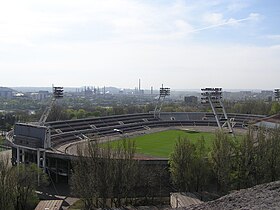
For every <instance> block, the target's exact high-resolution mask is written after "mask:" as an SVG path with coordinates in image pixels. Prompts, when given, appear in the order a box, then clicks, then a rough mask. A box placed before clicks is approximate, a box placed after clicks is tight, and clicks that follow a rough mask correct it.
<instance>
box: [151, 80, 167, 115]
mask: <svg viewBox="0 0 280 210" xmlns="http://www.w3.org/2000/svg"><path fill="white" fill-rule="evenodd" d="M166 96H170V88H164V87H163V84H162V86H161V88H160V89H159V97H158V101H157V104H156V107H155V110H154V118H156V115H157V114H158V117H160V112H161V108H162V105H163V102H164V99H165V97H166Z"/></svg>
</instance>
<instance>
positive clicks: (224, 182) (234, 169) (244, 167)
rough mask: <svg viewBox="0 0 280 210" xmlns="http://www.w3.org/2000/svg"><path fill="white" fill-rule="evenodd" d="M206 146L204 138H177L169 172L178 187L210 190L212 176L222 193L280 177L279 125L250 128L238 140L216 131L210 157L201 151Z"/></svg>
mask: <svg viewBox="0 0 280 210" xmlns="http://www.w3.org/2000/svg"><path fill="white" fill-rule="evenodd" d="M204 148H205V143H204V141H203V140H201V141H199V142H198V143H196V144H193V143H191V141H190V140H189V139H179V140H178V141H177V143H176V146H175V149H174V152H173V154H172V155H171V157H170V172H171V178H172V181H173V183H174V185H175V186H176V187H177V189H178V190H180V191H196V192H201V191H202V190H203V189H205V186H206V187H207V188H208V189H210V187H211V186H210V185H212V184H213V183H211V180H212V178H214V180H216V183H217V184H216V186H217V191H218V192H220V193H227V192H228V191H229V190H233V189H241V188H247V187H251V186H254V185H257V184H261V183H265V182H271V181H275V180H279V179H280V165H279V161H280V128H276V129H272V130H265V129H264V128H260V129H258V130H257V131H253V130H252V129H251V128H250V129H249V130H248V132H247V135H245V136H244V137H243V138H242V139H241V140H238V141H234V140H232V139H230V138H229V137H228V135H227V134H225V133H223V132H217V133H216V135H215V139H214V141H213V146H212V148H211V151H210V153H209V154H208V156H205V155H204V154H205V153H204V152H201V151H203V150H204Z"/></svg>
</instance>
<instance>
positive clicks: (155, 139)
mask: <svg viewBox="0 0 280 210" xmlns="http://www.w3.org/2000/svg"><path fill="white" fill-rule="evenodd" d="M202 136H203V137H204V139H205V143H206V147H208V148H210V147H211V144H212V141H213V139H214V136H215V134H214V133H196V132H187V131H181V130H168V131H163V132H158V133H152V134H147V135H143V136H139V137H136V138H133V140H135V144H136V147H137V153H139V154H145V155H150V156H156V157H169V155H170V153H171V152H172V151H173V148H174V145H175V142H176V140H177V139H178V137H182V138H184V137H187V138H188V139H190V140H191V141H192V142H193V143H195V142H196V141H198V140H200V139H201V137H202ZM111 144H112V146H113V147H114V146H115V145H117V142H111Z"/></svg>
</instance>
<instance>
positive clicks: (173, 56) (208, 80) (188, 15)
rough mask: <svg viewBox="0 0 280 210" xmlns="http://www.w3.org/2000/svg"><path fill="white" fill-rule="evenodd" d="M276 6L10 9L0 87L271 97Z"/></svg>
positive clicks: (113, 4)
mask: <svg viewBox="0 0 280 210" xmlns="http://www.w3.org/2000/svg"><path fill="white" fill-rule="evenodd" d="M279 14H280V2H279V1H273V0H268V1H258V0H248V1H244V0H215V1H206V0H196V1H194V0H192V1H191V0H174V1H173V0H161V1H160V0H154V1H148V0H143V1H138V0H104V1H96V0H81V1H75V0H60V1H54V0H43V1H36V0H26V1H20V0H14V1H4V2H2V4H1V8H0V69H1V72H2V76H1V78H0V86H6V87H20V86H35V87H38V86H45V87H49V86H50V85H51V84H55V85H57V86H64V87H80V84H84V85H85V86H99V87H103V86H114V87H121V88H131V89H133V88H134V87H138V79H139V78H141V87H142V88H143V89H150V87H151V86H153V87H154V89H158V88H159V87H160V86H161V84H164V85H165V86H167V87H170V88H172V89H174V90H175V89H176V90H180V89H181V90H182V89H183V90H185V89H192V90H193V89H198V90H199V89H200V88H203V87H223V89H225V90H227V89H241V90H247V89H251V90H253V89H258V90H273V89H274V88H279V78H280V71H279V67H280V59H279V58H280V28H279V22H280V15H279Z"/></svg>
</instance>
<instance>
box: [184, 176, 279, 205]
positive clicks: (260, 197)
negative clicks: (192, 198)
mask: <svg viewBox="0 0 280 210" xmlns="http://www.w3.org/2000/svg"><path fill="white" fill-rule="evenodd" d="M279 208H280V181H277V182H271V183H267V184H262V185H257V186H255V187H252V188H248V189H243V190H239V191H236V192H233V193H230V194H228V195H226V196H223V197H221V198H219V199H217V200H214V201H210V202H206V203H202V204H198V205H193V206H191V207H188V208H181V209H188V210H208V209H209V210H210V209H227V210H228V209H279Z"/></svg>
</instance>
